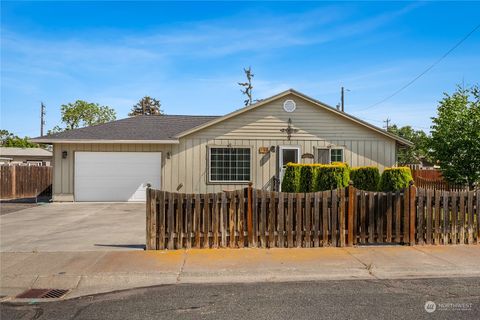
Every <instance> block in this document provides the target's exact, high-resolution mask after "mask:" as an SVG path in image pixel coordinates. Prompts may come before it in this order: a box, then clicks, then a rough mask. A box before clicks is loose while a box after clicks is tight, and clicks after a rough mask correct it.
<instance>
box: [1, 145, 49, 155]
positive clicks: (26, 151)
mask: <svg viewBox="0 0 480 320" xmlns="http://www.w3.org/2000/svg"><path fill="white" fill-rule="evenodd" d="M0 156H2V157H3V156H5V157H8V156H17V157H18V156H21V157H23V156H25V157H30V156H32V157H51V156H52V152H51V151H48V150H45V149H42V148H14V147H0Z"/></svg>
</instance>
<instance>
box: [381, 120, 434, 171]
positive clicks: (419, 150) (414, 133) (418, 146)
mask: <svg viewBox="0 0 480 320" xmlns="http://www.w3.org/2000/svg"><path fill="white" fill-rule="evenodd" d="M388 132H390V133H393V134H395V135H397V136H399V137H401V138H404V139H407V140H409V141H411V142H413V147H410V148H403V149H399V150H398V163H399V164H400V165H405V164H412V163H418V161H419V160H421V159H425V160H427V161H431V156H430V154H429V144H430V138H429V136H428V135H427V134H426V133H425V132H424V131H422V130H415V129H413V128H412V127H411V126H404V127H401V128H399V127H397V125H395V124H394V125H392V126H389V127H388Z"/></svg>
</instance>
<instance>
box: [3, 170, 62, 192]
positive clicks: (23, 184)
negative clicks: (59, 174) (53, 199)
mask: <svg viewBox="0 0 480 320" xmlns="http://www.w3.org/2000/svg"><path fill="white" fill-rule="evenodd" d="M52 179H53V170H52V167H50V166H48V167H47V166H20V165H3V166H0V199H18V198H31V197H38V196H50V195H51V194H52Z"/></svg>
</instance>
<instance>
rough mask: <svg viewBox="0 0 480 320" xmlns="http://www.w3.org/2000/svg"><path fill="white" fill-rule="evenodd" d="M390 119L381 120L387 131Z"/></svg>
mask: <svg viewBox="0 0 480 320" xmlns="http://www.w3.org/2000/svg"><path fill="white" fill-rule="evenodd" d="M390 121H392V120H391V119H390V118H387V120H383V122H385V127H386V130H387V131H388V127H389V124H390Z"/></svg>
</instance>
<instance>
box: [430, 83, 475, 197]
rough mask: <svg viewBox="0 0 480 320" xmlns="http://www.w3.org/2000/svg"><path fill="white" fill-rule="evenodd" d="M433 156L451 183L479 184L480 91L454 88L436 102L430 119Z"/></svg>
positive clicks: (473, 87)
mask: <svg viewBox="0 0 480 320" xmlns="http://www.w3.org/2000/svg"><path fill="white" fill-rule="evenodd" d="M432 120H433V126H432V143H431V146H432V155H433V157H434V158H435V159H436V160H438V161H439V163H440V170H441V171H442V174H443V176H444V178H445V179H446V180H447V181H448V182H450V183H467V184H468V186H469V187H470V189H472V188H473V186H474V184H475V183H478V182H479V181H480V89H479V87H478V85H475V86H472V87H471V88H466V89H465V88H463V87H457V90H456V91H455V92H454V93H453V94H452V95H449V94H447V93H444V98H443V99H442V100H441V101H440V102H439V106H438V109H437V117H433V118H432Z"/></svg>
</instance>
